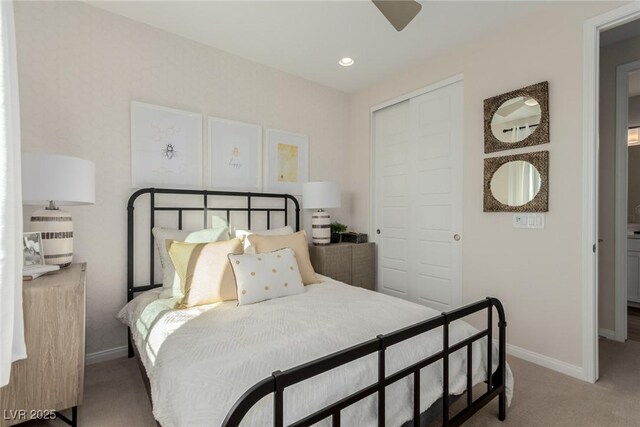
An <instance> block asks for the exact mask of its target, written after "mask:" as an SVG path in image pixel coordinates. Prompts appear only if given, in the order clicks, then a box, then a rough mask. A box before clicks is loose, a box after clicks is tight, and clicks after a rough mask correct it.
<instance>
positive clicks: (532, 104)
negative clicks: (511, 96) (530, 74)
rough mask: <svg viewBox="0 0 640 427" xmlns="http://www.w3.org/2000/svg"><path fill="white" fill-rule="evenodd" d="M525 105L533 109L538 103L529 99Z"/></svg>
mask: <svg viewBox="0 0 640 427" xmlns="http://www.w3.org/2000/svg"><path fill="white" fill-rule="evenodd" d="M524 103H525V104H527V105H528V106H529V107H535V106H536V105H538V101H536V100H535V99H533V98H529V99H527V100H526V101H524Z"/></svg>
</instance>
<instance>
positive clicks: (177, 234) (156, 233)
mask: <svg viewBox="0 0 640 427" xmlns="http://www.w3.org/2000/svg"><path fill="white" fill-rule="evenodd" d="M152 233H153V237H154V238H155V242H156V248H157V249H158V253H159V254H160V264H161V265H162V288H163V290H162V293H161V294H160V298H172V297H181V296H182V289H181V288H180V278H179V277H178V275H177V274H176V269H175V268H174V266H173V261H171V257H170V256H169V252H168V251H167V243H166V242H167V240H174V241H176V242H187V243H209V242H219V241H223V240H229V227H227V226H226V225H224V226H219V227H213V228H206V229H204V230H197V231H193V230H191V231H189V230H177V229H174V228H162V227H153V230H152Z"/></svg>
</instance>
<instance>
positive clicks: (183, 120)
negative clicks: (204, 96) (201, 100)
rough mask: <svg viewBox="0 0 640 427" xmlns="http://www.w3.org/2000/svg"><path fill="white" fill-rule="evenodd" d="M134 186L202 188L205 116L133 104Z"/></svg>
mask: <svg viewBox="0 0 640 427" xmlns="http://www.w3.org/2000/svg"><path fill="white" fill-rule="evenodd" d="M131 178H132V179H131V183H132V186H133V187H134V188H140V187H169V188H170V187H174V188H201V187H202V115H201V114H198V113H193V112H190V111H182V110H176V109H174V108H168V107H161V106H158V105H151V104H144V103H142V102H136V101H132V102H131Z"/></svg>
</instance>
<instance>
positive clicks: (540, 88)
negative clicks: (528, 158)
mask: <svg viewBox="0 0 640 427" xmlns="http://www.w3.org/2000/svg"><path fill="white" fill-rule="evenodd" d="M519 96H523V97H531V98H533V99H535V100H536V101H538V104H539V105H540V110H541V111H540V114H541V116H540V124H539V125H538V126H537V127H536V129H535V130H534V131H533V132H532V133H531V135H529V136H528V137H526V138H525V139H523V140H522V141H518V142H502V141H500V140H499V139H498V138H496V137H495V135H494V134H493V131H492V130H491V122H492V120H493V116H494V114H495V113H496V111H498V109H499V108H500V106H501V105H502V104H503V103H504V102H506V101H508V100H510V99H513V98H516V97H519ZM548 143H549V82H541V83H537V84H534V85H531V86H527V87H523V88H522V89H517V90H514V91H511V92H507V93H504V94H502V95H498V96H494V97H493V98H489V99H485V100H484V152H485V153H495V152H496V151H504V150H513V149H515V148H522V147H530V146H532V145H541V144H548Z"/></svg>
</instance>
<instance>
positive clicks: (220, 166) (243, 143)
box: [208, 117, 262, 192]
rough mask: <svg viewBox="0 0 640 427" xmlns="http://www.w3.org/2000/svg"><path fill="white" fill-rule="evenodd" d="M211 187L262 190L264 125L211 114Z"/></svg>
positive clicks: (209, 156) (217, 188) (209, 129)
mask: <svg viewBox="0 0 640 427" xmlns="http://www.w3.org/2000/svg"><path fill="white" fill-rule="evenodd" d="M208 122H209V128H208V131H209V155H208V158H209V181H208V184H209V188H213V189H216V190H243V191H258V192H259V191H262V127H261V126H258V125H254V124H250V123H242V122H236V121H232V120H225V119H219V118H215V117H209V120H208Z"/></svg>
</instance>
